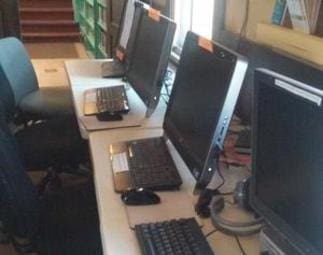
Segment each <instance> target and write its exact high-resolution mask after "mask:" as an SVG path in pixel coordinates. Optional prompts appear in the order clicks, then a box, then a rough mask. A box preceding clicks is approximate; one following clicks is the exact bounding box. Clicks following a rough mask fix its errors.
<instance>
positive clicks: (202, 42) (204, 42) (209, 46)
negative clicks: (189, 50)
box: [198, 36, 213, 53]
mask: <svg viewBox="0 0 323 255" xmlns="http://www.w3.org/2000/svg"><path fill="white" fill-rule="evenodd" d="M198 44H199V46H200V47H202V48H203V49H206V50H207V51H209V52H212V53H213V43H212V42H211V41H210V40H209V39H206V38H204V37H202V36H200V37H199V42H198Z"/></svg>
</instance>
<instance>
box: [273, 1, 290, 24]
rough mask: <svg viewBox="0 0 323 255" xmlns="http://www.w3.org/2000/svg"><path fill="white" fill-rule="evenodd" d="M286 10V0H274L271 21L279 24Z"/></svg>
mask: <svg viewBox="0 0 323 255" xmlns="http://www.w3.org/2000/svg"><path fill="white" fill-rule="evenodd" d="M286 10H287V4H286V0H276V3H275V6H274V11H273V15H272V17H271V22H272V23H273V24H275V25H280V24H281V22H282V20H283V18H284V15H285V13H286Z"/></svg>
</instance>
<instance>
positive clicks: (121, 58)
mask: <svg viewBox="0 0 323 255" xmlns="http://www.w3.org/2000/svg"><path fill="white" fill-rule="evenodd" d="M116 56H117V58H118V59H119V60H120V61H121V62H122V61H123V59H124V53H123V52H122V51H121V50H119V49H117V50H116Z"/></svg>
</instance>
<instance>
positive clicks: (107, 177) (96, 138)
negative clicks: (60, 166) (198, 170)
mask: <svg viewBox="0 0 323 255" xmlns="http://www.w3.org/2000/svg"><path fill="white" fill-rule="evenodd" d="M160 135H162V130H161V129H143V128H125V129H115V130H105V131H98V132H91V133H90V134H89V143H90V149H91V156H92V162H93V169H94V170H93V171H94V182H95V190H96V198H97V205H98V212H99V219H100V231H101V239H102V246H103V252H104V254H105V255H108V254H109V255H129V254H131V255H136V254H141V253H140V249H139V246H138V243H137V239H136V236H135V233H134V232H133V231H132V230H131V229H130V228H129V225H128V218H127V214H126V209H125V208H126V207H125V205H124V204H123V203H122V202H121V200H120V195H119V194H117V193H115V192H114V187H113V174H112V169H111V163H110V160H109V157H110V155H109V150H108V146H109V144H111V143H115V142H119V141H129V140H134V139H142V138H148V137H155V136H160ZM170 151H171V155H172V157H173V159H174V161H175V164H176V166H177V168H178V169H179V172H180V175H181V177H182V179H183V185H182V186H181V189H183V190H184V191H185V192H187V193H188V194H189V197H190V198H191V199H192V203H193V202H194V200H196V197H194V196H193V194H192V190H193V187H194V184H195V181H194V178H193V177H192V175H191V174H190V173H189V172H188V171H187V168H186V167H185V164H184V162H183V161H182V160H181V158H180V156H179V155H178V153H177V152H176V150H175V149H174V148H173V147H170ZM176 206H177V205H176V204H174V207H175V208H176ZM180 209H181V208H178V210H180ZM225 210H226V209H225ZM224 213H226V212H224ZM227 213H229V215H230V216H231V219H236V218H240V219H241V214H239V213H236V212H231V213H230V212H227ZM143 217H144V216H143ZM201 221H202V223H203V225H204V227H203V229H202V230H203V232H204V233H205V234H206V233H208V232H210V231H211V230H213V229H214V228H213V226H212V225H211V223H210V220H201ZM207 240H208V241H209V244H210V245H211V247H212V249H213V250H214V252H215V254H217V255H241V251H240V250H239V247H238V245H237V242H236V240H235V239H234V238H233V237H231V236H227V235H225V234H222V233H221V232H219V231H218V232H216V233H214V234H213V235H211V236H210V237H208V239H207ZM240 241H241V244H242V246H243V248H244V250H245V251H246V253H247V254H248V255H256V254H259V241H258V236H257V235H254V236H250V237H241V238H240Z"/></svg>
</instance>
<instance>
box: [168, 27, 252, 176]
mask: <svg viewBox="0 0 323 255" xmlns="http://www.w3.org/2000/svg"><path fill="white" fill-rule="evenodd" d="M199 39H200V37H199V36H198V35H196V34H194V33H192V32H189V33H188V34H187V37H186V40H185V43H184V47H183V50H182V54H181V59H180V63H179V66H178V68H177V73H176V78H175V81H174V88H173V91H172V94H171V98H170V102H169V105H168V109H167V113H166V117H165V122H164V129H165V131H166V134H167V136H168V137H169V138H170V139H171V141H172V143H173V144H174V145H175V147H176V149H177V150H178V151H179V153H180V154H181V156H182V158H183V159H184V161H185V163H186V164H187V166H188V168H189V169H190V171H191V172H192V173H193V175H194V176H195V178H196V179H197V180H199V181H205V180H201V177H202V174H203V172H205V170H206V169H205V168H207V169H209V166H208V164H209V162H208V161H209V160H213V159H214V158H215V156H216V155H215V154H214V153H212V147H214V146H215V145H216V144H215V143H218V144H217V145H218V147H220V148H221V147H222V144H221V143H222V141H223V137H224V136H225V132H226V128H227V126H228V124H229V122H230V119H231V116H232V111H233V109H234V106H235V103H236V100H237V97H238V94H239V91H240V87H241V84H242V81H243V77H244V73H245V68H246V66H247V64H246V62H244V61H242V60H240V57H238V55H236V54H235V53H233V52H231V51H229V50H227V49H224V48H222V47H221V46H219V45H215V44H212V47H213V49H212V50H213V52H210V51H209V50H207V49H205V48H203V47H200V46H199ZM238 69H239V71H237V70H238ZM235 72H239V75H241V76H239V78H238V79H234V78H233V77H234V76H235ZM226 103H227V104H228V107H226V106H225V105H226ZM220 148H218V149H220ZM211 154H212V155H211ZM212 167H214V166H212ZM206 171H207V170H206Z"/></svg>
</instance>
